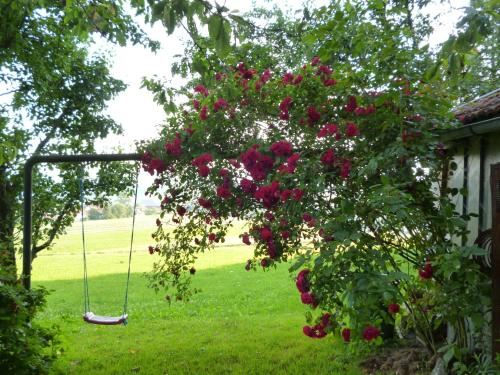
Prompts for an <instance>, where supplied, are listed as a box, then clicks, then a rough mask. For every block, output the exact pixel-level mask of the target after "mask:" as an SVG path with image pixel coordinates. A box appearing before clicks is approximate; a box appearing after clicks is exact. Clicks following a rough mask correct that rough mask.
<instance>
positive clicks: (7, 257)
mask: <svg viewBox="0 0 500 375" xmlns="http://www.w3.org/2000/svg"><path fill="white" fill-rule="evenodd" d="M12 195H13V194H12V188H11V187H10V184H9V182H8V181H7V175H6V169H5V167H4V166H0V268H1V269H2V270H6V271H7V272H8V273H12V275H13V276H15V275H16V253H15V246H14V228H15V214H14V206H15V197H14V196H12Z"/></svg>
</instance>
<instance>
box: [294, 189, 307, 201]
mask: <svg viewBox="0 0 500 375" xmlns="http://www.w3.org/2000/svg"><path fill="white" fill-rule="evenodd" d="M303 196H304V191H303V190H301V189H299V188H295V189H293V190H292V198H293V199H294V200H296V201H300V200H301V199H302V197H303Z"/></svg>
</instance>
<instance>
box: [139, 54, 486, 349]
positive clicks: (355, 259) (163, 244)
mask: <svg viewBox="0 0 500 375" xmlns="http://www.w3.org/2000/svg"><path fill="white" fill-rule="evenodd" d="M334 69H335V67H330V66H326V65H323V64H322V63H321V61H320V59H319V58H317V57H316V58H314V59H313V60H312V61H311V62H310V63H308V64H305V65H304V66H303V67H300V68H298V69H296V70H294V71H286V72H279V71H272V70H270V69H265V70H262V71H257V69H253V68H251V67H248V66H247V65H246V64H245V63H243V62H241V63H239V64H237V65H236V66H233V67H228V68H227V69H225V70H224V71H221V72H219V73H217V74H216V75H215V77H214V78H213V80H212V81H210V82H205V85H203V84H201V83H199V84H197V85H196V86H195V87H194V85H193V86H192V87H194V89H191V91H184V92H180V94H182V93H183V94H185V97H186V101H185V102H184V104H183V105H182V106H181V108H180V109H179V110H177V111H175V112H173V113H172V114H171V115H170V116H169V118H168V124H167V126H166V127H165V128H164V129H163V130H162V133H161V137H160V138H159V139H158V140H155V141H154V142H152V143H150V144H149V145H147V147H145V149H144V156H143V160H142V164H143V167H144V170H146V171H147V172H149V173H150V174H151V175H154V176H155V178H156V179H155V182H154V184H153V186H151V188H150V189H149V190H148V193H149V194H150V195H152V196H156V197H157V198H158V199H159V200H160V201H161V207H162V212H161V215H160V216H161V217H160V220H159V222H158V223H157V224H158V228H157V230H156V232H155V233H154V234H153V238H154V239H155V240H156V242H157V244H156V245H154V246H153V245H152V246H151V247H150V248H149V252H150V253H151V254H158V255H157V256H158V260H157V262H156V264H155V268H154V271H153V273H152V275H151V283H152V285H153V287H155V288H156V289H160V288H163V287H172V286H173V287H174V288H175V289H176V294H177V299H182V298H184V297H186V296H189V294H190V292H191V289H190V288H189V280H190V274H194V272H189V270H190V269H191V270H192V268H191V267H192V263H193V262H194V260H195V258H196V256H197V254H198V253H200V252H203V251H206V250H208V249H210V248H211V247H213V246H214V245H215V244H216V243H221V242H224V240H225V237H226V234H227V230H228V227H229V226H230V225H231V223H232V222H233V221H234V220H240V221H244V222H246V223H247V228H246V229H245V230H244V231H243V232H242V233H241V241H242V243H243V244H245V245H248V246H253V247H254V257H253V259H249V260H248V261H247V264H246V265H245V269H246V270H247V271H248V270H251V269H258V268H264V269H269V268H271V267H275V266H276V264H277V263H280V262H290V265H291V266H290V270H291V272H292V273H294V274H295V273H296V272H297V271H298V273H297V275H296V277H295V281H296V287H297V299H298V301H301V302H302V303H303V304H305V305H308V306H309V307H310V308H311V310H312V313H311V314H308V318H307V320H308V325H306V326H304V327H303V332H304V334H305V335H307V336H309V337H312V338H318V339H319V338H323V337H325V336H327V335H328V334H334V335H338V336H339V337H341V338H342V339H343V341H345V342H350V341H353V340H358V341H364V342H368V343H372V342H375V343H379V342H381V340H382V338H390V337H391V335H393V334H394V325H395V323H396V321H398V322H403V321H405V322H406V324H405V326H406V327H410V329H413V330H415V331H416V332H417V334H418V335H419V337H420V338H421V339H422V340H423V341H424V342H425V343H426V345H427V346H428V347H429V348H430V349H432V350H434V351H435V350H436V344H435V339H434V337H435V330H436V329H437V327H439V326H440V322H444V321H448V322H458V321H459V320H460V319H461V316H459V315H458V313H457V311H461V314H462V315H463V316H466V315H465V314H470V313H471V312H472V311H473V310H474V308H477V307H474V304H475V303H477V305H479V303H478V300H477V298H479V297H478V296H479V295H480V294H476V295H473V293H470V294H468V292H469V291H473V290H474V289H475V288H477V286H478V285H480V282H481V281H482V279H481V277H480V276H478V274H479V272H478V266H477V264H476V263H475V262H474V261H473V260H472V259H471V254H472V253H471V252H472V251H473V250H471V249H470V248H466V247H459V246H457V245H454V243H453V242H452V241H451V238H452V237H453V236H461V235H464V234H465V233H464V230H463V228H464V226H463V218H460V217H458V216H457V214H456V213H455V211H454V206H453V204H452V203H451V200H450V197H449V196H450V193H453V192H451V191H449V190H447V189H446V188H445V187H444V186H441V178H442V171H443V167H444V166H445V165H447V164H448V162H449V159H448V157H447V155H446V151H445V150H444V148H443V145H441V144H440V143H439V140H438V132H439V130H440V129H443V128H446V127H447V126H449V125H450V123H452V121H453V119H452V117H451V116H450V114H449V107H448V106H447V104H446V103H447V102H446V101H444V100H443V99H442V94H441V93H440V92H439V91H438V90H436V91H434V88H433V87H431V86H430V85H428V84H425V83H422V82H418V81H417V82H413V81H411V80H410V79H409V78H407V77H394V79H393V80H392V81H390V82H386V84H385V85H384V86H383V87H376V88H374V87H357V85H356V84H355V80H354V79H353V78H350V77H352V74H347V73H345V74H343V73H342V72H336V71H335V70H334ZM169 222H173V223H174V224H175V225H176V226H175V228H174V229H173V230H171V229H169V228H168V227H167V226H166V225H164V224H165V223H169ZM451 264H453V265H454V266H453V267H452V266H451ZM242 272H243V270H242ZM457 284H460V285H461V288H462V289H460V293H458V292H457V290H458V289H456V288H454V287H453V286H454V285H457ZM481 285H482V284H481ZM463 291H465V292H463ZM465 296H467V298H469V299H468V300H467V301H466V302H464V299H465ZM444 300H446V301H447V304H443V303H442V301H444ZM454 304H455V307H456V306H458V305H459V304H460V309H455V308H454V307H453V306H454ZM477 305H476V306H477Z"/></svg>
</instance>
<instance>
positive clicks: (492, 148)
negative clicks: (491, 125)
mask: <svg viewBox="0 0 500 375" xmlns="http://www.w3.org/2000/svg"><path fill="white" fill-rule="evenodd" d="M483 137H484V139H485V140H486V149H485V151H486V153H485V160H484V185H483V187H484V203H483V204H484V206H483V228H484V230H486V229H489V228H491V190H490V189H491V188H490V168H491V165H492V164H496V163H500V132H496V133H491V134H487V135H484V136H483ZM468 142H469V176H468V184H467V189H468V192H469V195H468V212H469V213H471V214H472V213H474V214H479V185H480V179H479V177H480V164H481V158H480V142H481V138H480V137H479V136H476V137H471V138H469V140H468ZM453 161H455V163H457V169H456V170H455V171H453V175H451V176H450V177H449V181H448V186H449V187H450V188H457V189H461V188H462V185H463V178H464V174H463V168H464V146H463V143H460V144H459V145H458V147H457V148H456V154H455V156H454V157H453ZM453 202H454V203H455V205H456V211H457V212H458V213H459V214H461V213H462V196H461V195H460V194H459V195H456V196H454V197H453ZM478 222H479V217H473V218H472V219H471V220H470V221H469V223H468V226H467V229H468V230H469V236H468V240H467V244H472V243H473V242H474V240H475V239H476V238H477V236H478ZM453 240H454V241H455V242H456V243H457V244H461V239H460V238H454V239H453Z"/></svg>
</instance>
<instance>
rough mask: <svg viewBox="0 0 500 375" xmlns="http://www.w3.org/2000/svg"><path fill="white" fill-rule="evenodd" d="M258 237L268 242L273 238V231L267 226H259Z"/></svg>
mask: <svg viewBox="0 0 500 375" xmlns="http://www.w3.org/2000/svg"><path fill="white" fill-rule="evenodd" d="M260 238H261V240H262V241H265V242H268V241H270V240H272V239H273V232H272V231H271V229H269V228H267V227H264V228H261V230H260Z"/></svg>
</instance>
